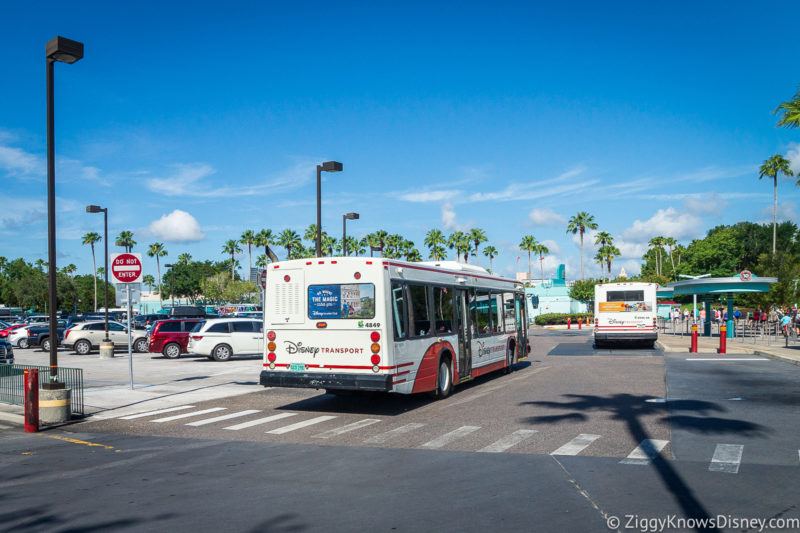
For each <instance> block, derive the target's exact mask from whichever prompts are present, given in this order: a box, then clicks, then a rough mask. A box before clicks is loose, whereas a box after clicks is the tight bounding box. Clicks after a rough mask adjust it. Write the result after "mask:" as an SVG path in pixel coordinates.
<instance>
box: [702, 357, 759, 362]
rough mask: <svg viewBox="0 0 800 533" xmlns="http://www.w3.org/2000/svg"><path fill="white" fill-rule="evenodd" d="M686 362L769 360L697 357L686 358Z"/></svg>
mask: <svg viewBox="0 0 800 533" xmlns="http://www.w3.org/2000/svg"><path fill="white" fill-rule="evenodd" d="M686 360H687V361H769V359H765V358H763V357H730V358H725V359H723V358H721V357H698V358H696V359H691V358H689V357H687V358H686Z"/></svg>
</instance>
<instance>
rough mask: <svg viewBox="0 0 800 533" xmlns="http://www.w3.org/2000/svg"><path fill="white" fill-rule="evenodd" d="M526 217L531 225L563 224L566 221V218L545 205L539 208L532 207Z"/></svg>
mask: <svg viewBox="0 0 800 533" xmlns="http://www.w3.org/2000/svg"><path fill="white" fill-rule="evenodd" d="M528 219H529V220H530V224H531V226H563V225H565V224H566V223H567V219H566V218H564V217H562V216H561V215H559V214H556V213H555V212H554V211H553V210H552V209H548V208H546V207H545V208H541V209H540V208H537V207H534V208H533V209H531V212H530V213H528Z"/></svg>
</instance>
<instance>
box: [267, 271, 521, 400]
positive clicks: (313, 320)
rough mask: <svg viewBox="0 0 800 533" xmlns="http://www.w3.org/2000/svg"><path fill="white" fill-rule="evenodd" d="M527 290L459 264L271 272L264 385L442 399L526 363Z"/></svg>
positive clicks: (268, 293) (515, 283)
mask: <svg viewBox="0 0 800 533" xmlns="http://www.w3.org/2000/svg"><path fill="white" fill-rule="evenodd" d="M526 324H527V318H526V310H525V290H524V288H523V286H522V284H521V283H519V282H517V281H512V280H509V279H505V278H500V277H496V276H492V275H490V274H488V273H487V271H486V270H484V269H483V268H480V267H476V266H470V265H462V264H459V263H455V262H438V263H410V262H406V261H399V260H393V259H384V258H374V259H373V258H369V257H339V258H336V257H324V258H315V259H297V260H292V261H283V262H279V263H274V264H272V265H269V267H268V274H267V288H266V302H265V306H264V331H266V332H267V338H266V345H265V348H264V361H263V369H262V372H261V379H260V383H261V384H262V385H264V386H265V387H308V388H318V389H326V390H328V391H331V392H337V391H342V390H372V391H384V392H396V393H402V394H411V393H418V392H431V393H433V394H435V395H437V396H439V397H446V396H447V395H448V394H449V393H450V391H451V389H452V387H453V385H457V384H459V383H463V382H465V381H468V380H470V379H473V378H475V377H477V376H480V375H482V374H486V373H488V372H492V371H495V370H501V369H508V368H510V367H511V365H513V364H514V363H516V362H517V361H520V360H522V359H525V358H527V355H528V352H529V351H530V347H529V344H528V338H527V331H526V327H525V325H526Z"/></svg>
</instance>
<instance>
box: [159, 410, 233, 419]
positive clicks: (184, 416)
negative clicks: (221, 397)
mask: <svg viewBox="0 0 800 533" xmlns="http://www.w3.org/2000/svg"><path fill="white" fill-rule="evenodd" d="M224 410H225V408H224V407H212V408H211V409H203V410H202V411H194V412H192V413H184V414H182V415H175V416H168V417H166V418H159V419H157V420H153V422H172V421H173V420H180V419H181V418H189V417H190V416H198V415H204V414H206V413H215V412H217V411H224Z"/></svg>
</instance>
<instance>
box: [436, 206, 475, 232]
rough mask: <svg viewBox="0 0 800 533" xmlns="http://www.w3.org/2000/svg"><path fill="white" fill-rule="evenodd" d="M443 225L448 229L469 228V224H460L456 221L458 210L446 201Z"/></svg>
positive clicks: (443, 209) (460, 229) (443, 211)
mask: <svg viewBox="0 0 800 533" xmlns="http://www.w3.org/2000/svg"><path fill="white" fill-rule="evenodd" d="M442 227H443V228H444V229H445V230H447V231H464V230H466V229H468V228H469V224H459V223H458V222H457V221H456V210H455V208H453V204H451V203H450V202H445V203H443V204H442Z"/></svg>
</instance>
